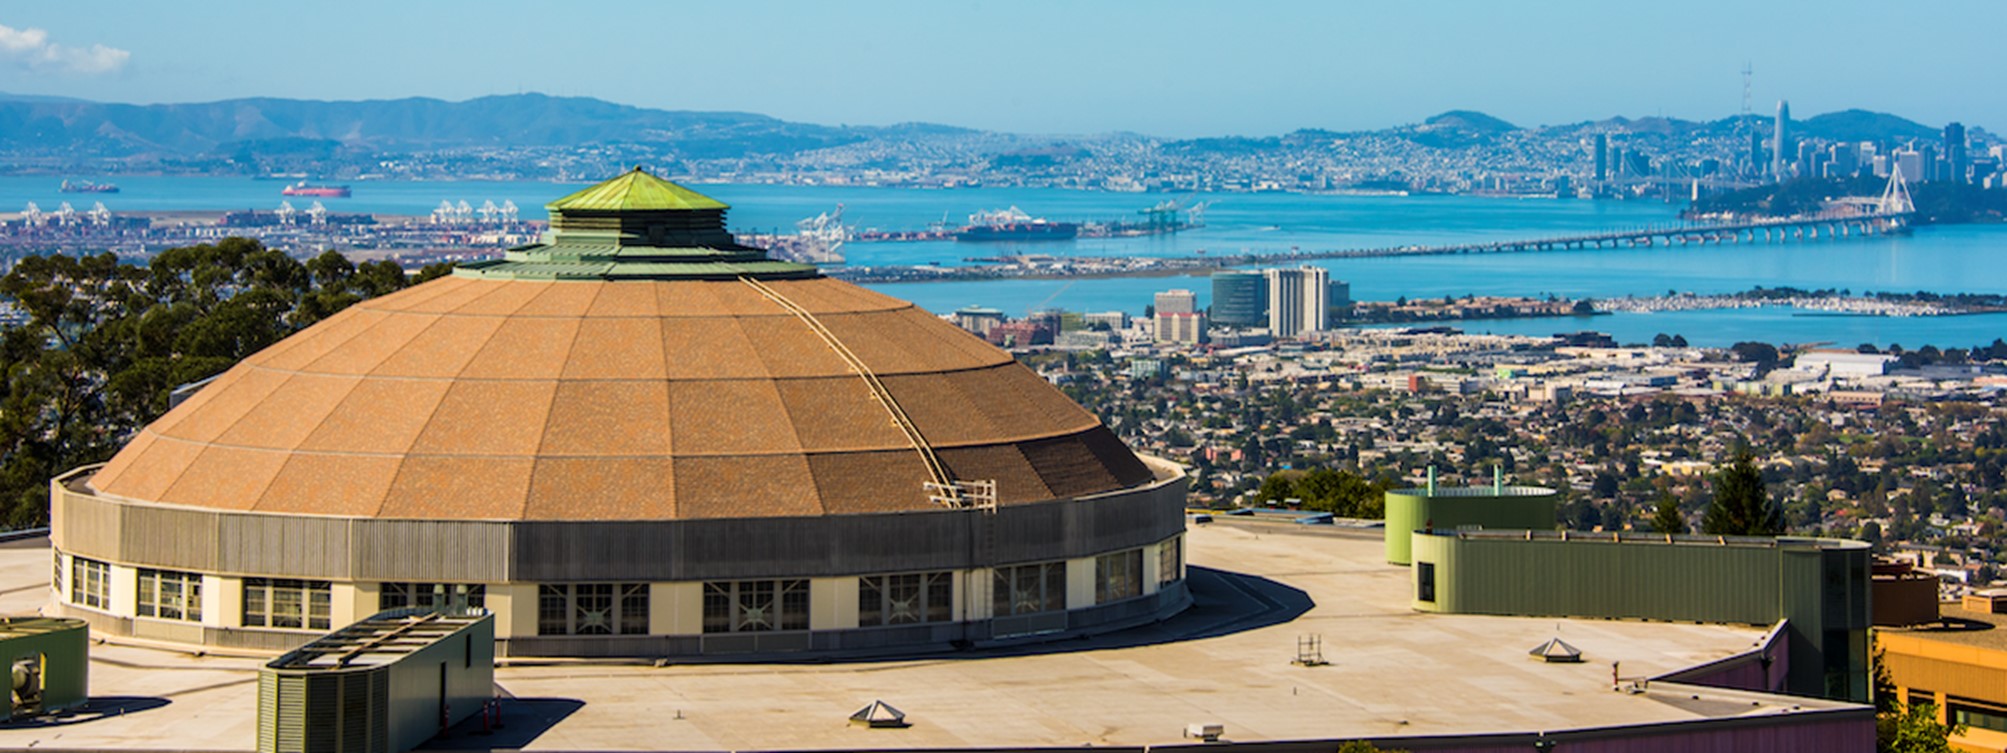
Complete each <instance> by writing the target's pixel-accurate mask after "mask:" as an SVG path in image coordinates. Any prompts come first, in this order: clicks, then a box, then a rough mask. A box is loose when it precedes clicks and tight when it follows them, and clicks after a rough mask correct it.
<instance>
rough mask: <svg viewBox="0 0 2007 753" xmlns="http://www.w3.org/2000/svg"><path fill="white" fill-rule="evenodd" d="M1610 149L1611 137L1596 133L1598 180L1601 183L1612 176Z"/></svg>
mask: <svg viewBox="0 0 2007 753" xmlns="http://www.w3.org/2000/svg"><path fill="white" fill-rule="evenodd" d="M1609 151H1610V137H1609V136H1608V135H1606V134H1601V133H1599V134H1596V181H1597V182H1599V183H1600V182H1602V181H1605V180H1609V178H1610V163H1609V157H1610V155H1609Z"/></svg>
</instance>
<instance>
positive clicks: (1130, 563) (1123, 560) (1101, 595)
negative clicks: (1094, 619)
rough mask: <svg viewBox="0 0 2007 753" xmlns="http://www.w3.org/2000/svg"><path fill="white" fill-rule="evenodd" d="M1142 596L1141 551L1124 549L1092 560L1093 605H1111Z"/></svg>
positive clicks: (1138, 548)
mask: <svg viewBox="0 0 2007 753" xmlns="http://www.w3.org/2000/svg"><path fill="white" fill-rule="evenodd" d="M1142 595H1143V549H1142V548H1141V547H1137V548H1135V549H1125V550H1122V551H1119V552H1109V553H1107V554H1103V555H1100V556H1098V557H1095V558H1094V603H1095V604H1112V603H1114V602H1118V601H1123V600H1125V599H1134V598H1136V597H1139V596H1142Z"/></svg>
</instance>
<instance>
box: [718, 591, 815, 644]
mask: <svg viewBox="0 0 2007 753" xmlns="http://www.w3.org/2000/svg"><path fill="white" fill-rule="evenodd" d="M813 606H814V605H813V596H812V594H811V593H810V591H809V581H808V579H807V578H767V579H756V580H707V581H704V602H703V610H704V611H703V630H704V633H705V634H707V635H722V634H729V633H780V632H800V631H805V630H808V629H810V628H809V624H810V623H809V620H810V617H809V614H810V610H811V609H812V608H813Z"/></svg>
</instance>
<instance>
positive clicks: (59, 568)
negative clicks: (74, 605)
mask: <svg viewBox="0 0 2007 753" xmlns="http://www.w3.org/2000/svg"><path fill="white" fill-rule="evenodd" d="M49 553H50V554H51V555H52V557H51V559H53V560H54V561H55V568H54V569H55V572H53V573H50V574H49V587H50V588H52V589H55V591H56V598H58V599H60V598H63V594H64V593H65V591H64V590H63V584H65V583H68V582H69V579H68V578H64V577H63V553H62V552H58V551H56V550H54V549H51V550H49Z"/></svg>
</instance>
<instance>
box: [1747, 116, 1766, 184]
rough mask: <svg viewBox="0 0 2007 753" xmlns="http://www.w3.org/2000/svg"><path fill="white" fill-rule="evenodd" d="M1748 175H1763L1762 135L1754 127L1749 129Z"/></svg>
mask: <svg viewBox="0 0 2007 753" xmlns="http://www.w3.org/2000/svg"><path fill="white" fill-rule="evenodd" d="M1749 173H1750V174H1751V175H1761V174H1763V134H1762V133H1761V132H1759V131H1757V130H1756V129H1755V128H1754V127H1752V128H1750V129H1749Z"/></svg>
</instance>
